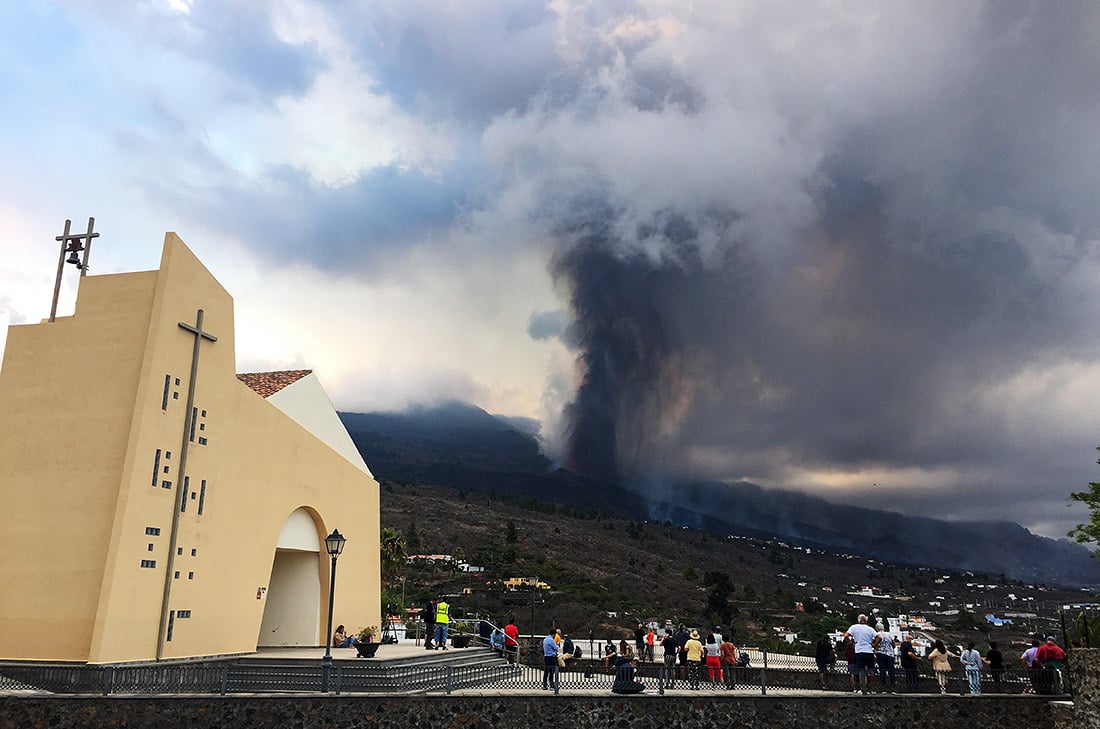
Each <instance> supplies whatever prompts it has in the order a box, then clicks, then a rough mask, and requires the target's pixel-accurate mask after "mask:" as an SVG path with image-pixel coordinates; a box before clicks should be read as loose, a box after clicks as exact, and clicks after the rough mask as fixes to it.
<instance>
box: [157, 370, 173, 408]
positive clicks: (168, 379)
mask: <svg viewBox="0 0 1100 729" xmlns="http://www.w3.org/2000/svg"><path fill="white" fill-rule="evenodd" d="M171 384H172V375H165V376H164V395H162V396H161V398H160V409H161V410H167V409H168V390H169V388H170V387H171Z"/></svg>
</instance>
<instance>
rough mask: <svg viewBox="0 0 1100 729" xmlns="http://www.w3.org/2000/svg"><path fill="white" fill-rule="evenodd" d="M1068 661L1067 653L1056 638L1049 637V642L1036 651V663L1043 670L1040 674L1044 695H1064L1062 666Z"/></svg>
mask: <svg viewBox="0 0 1100 729" xmlns="http://www.w3.org/2000/svg"><path fill="white" fill-rule="evenodd" d="M1065 660H1066V652H1065V651H1064V650H1062V647H1061V646H1060V645H1058V644H1057V643H1055V642H1054V636H1053V635H1048V636H1047V642H1046V643H1043V644H1042V645H1041V646H1039V650H1037V651H1035V663H1037V664H1038V665H1039V667H1041V668H1042V671H1041V672H1040V674H1039V675H1040V676H1041V677H1042V678H1041V683H1042V686H1043V689H1044V690H1043V691H1040V692H1039V693H1044V694H1060V693H1062V664H1063V662H1064V661H1065Z"/></svg>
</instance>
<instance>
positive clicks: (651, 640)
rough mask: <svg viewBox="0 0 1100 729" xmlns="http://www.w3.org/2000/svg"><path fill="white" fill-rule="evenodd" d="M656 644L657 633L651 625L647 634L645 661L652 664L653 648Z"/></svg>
mask: <svg viewBox="0 0 1100 729" xmlns="http://www.w3.org/2000/svg"><path fill="white" fill-rule="evenodd" d="M656 642H657V631H655V630H654V629H653V626H652V625H651V626H649V629H648V630H646V633H645V659H646V660H647V661H649V662H650V663H653V646H654V644H655V643H656Z"/></svg>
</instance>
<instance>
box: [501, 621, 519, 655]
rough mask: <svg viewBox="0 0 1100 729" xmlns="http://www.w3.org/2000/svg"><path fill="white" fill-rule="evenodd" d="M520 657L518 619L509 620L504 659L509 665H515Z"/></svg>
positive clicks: (505, 637) (505, 635) (506, 628)
mask: <svg viewBox="0 0 1100 729" xmlns="http://www.w3.org/2000/svg"><path fill="white" fill-rule="evenodd" d="M518 656H519V628H517V627H516V619H515V618H514V617H512V618H508V624H507V625H505V626H504V657H505V658H507V659H508V662H509V663H515V662H516V658H517V657H518Z"/></svg>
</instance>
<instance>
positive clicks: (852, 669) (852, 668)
mask: <svg viewBox="0 0 1100 729" xmlns="http://www.w3.org/2000/svg"><path fill="white" fill-rule="evenodd" d="M858 672H859V664H857V663H849V664H848V673H858Z"/></svg>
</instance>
